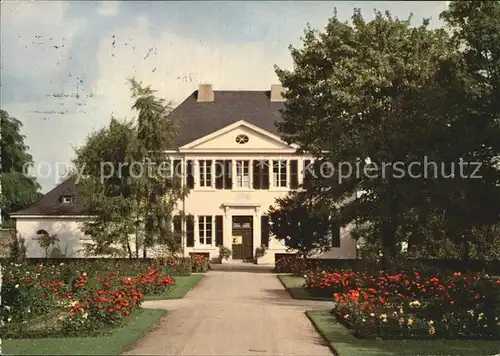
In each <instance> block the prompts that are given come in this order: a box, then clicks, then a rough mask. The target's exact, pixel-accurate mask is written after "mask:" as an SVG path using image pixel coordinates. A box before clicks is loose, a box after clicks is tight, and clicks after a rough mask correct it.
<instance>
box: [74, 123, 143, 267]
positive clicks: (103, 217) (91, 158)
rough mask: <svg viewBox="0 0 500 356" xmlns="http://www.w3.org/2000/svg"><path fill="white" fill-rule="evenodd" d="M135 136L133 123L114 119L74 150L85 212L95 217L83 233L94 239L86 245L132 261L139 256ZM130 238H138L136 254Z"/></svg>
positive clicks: (98, 253)
mask: <svg viewBox="0 0 500 356" xmlns="http://www.w3.org/2000/svg"><path fill="white" fill-rule="evenodd" d="M136 136H137V134H136V127H135V125H134V123H133V122H131V121H123V122H120V121H118V120H116V119H114V118H112V119H111V122H110V123H109V125H108V126H107V127H104V128H102V129H100V130H97V131H94V132H92V133H91V134H90V135H89V136H88V137H87V140H86V143H85V144H84V145H83V146H82V147H80V148H78V149H76V151H75V158H74V160H73V163H74V164H75V166H76V167H77V169H78V172H79V174H78V176H77V179H78V180H79V182H78V184H79V191H80V194H81V197H82V200H83V201H84V203H85V208H86V210H87V211H88V212H89V213H90V214H91V215H94V216H96V218H95V219H94V220H92V221H89V222H86V223H84V224H83V225H84V226H83V230H84V232H85V233H86V234H88V235H89V236H91V237H92V240H93V243H92V244H88V245H87V246H86V247H87V253H88V254H97V255H100V254H113V253H115V252H118V253H119V252H120V251H123V252H125V254H126V255H128V256H129V257H130V258H132V257H138V254H139V248H140V242H139V240H140V237H138V236H137V232H138V226H139V221H138V220H137V209H138V207H137V205H138V204H137V199H136V193H135V191H136V189H137V182H136V181H135V179H134V174H135V172H134V171H132V170H131V169H130V167H131V166H132V167H133V165H132V164H133V162H136V161H137V152H136V147H137V143H136V140H137V137H136ZM131 236H135V237H136V239H135V240H136V241H135V242H136V243H135V245H136V246H135V251H134V250H133V249H132V246H131V241H130V237H131ZM138 245H139V246H138ZM116 246H119V247H120V248H119V250H116Z"/></svg>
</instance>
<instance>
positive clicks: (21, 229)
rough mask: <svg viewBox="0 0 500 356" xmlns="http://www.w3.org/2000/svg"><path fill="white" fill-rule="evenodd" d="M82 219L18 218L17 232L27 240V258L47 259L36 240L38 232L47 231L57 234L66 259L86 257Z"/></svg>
mask: <svg viewBox="0 0 500 356" xmlns="http://www.w3.org/2000/svg"><path fill="white" fill-rule="evenodd" d="M82 221H83V220H82V219H71V218H67V219H66V218H64V219H55V218H43V219H40V218H18V219H17V223H16V226H17V232H18V234H19V235H21V236H22V237H23V238H24V239H25V241H26V242H25V243H26V255H27V257H46V256H45V250H44V249H42V248H41V247H40V245H39V243H38V241H37V240H36V233H37V231H38V230H45V231H47V232H48V233H49V234H57V237H58V239H59V242H58V245H59V248H60V249H61V251H62V252H63V253H66V257H84V256H85V255H84V253H83V248H84V243H85V240H87V241H88V239H87V238H86V237H85V235H84V234H83V232H82V231H81V229H80V225H81V223H82Z"/></svg>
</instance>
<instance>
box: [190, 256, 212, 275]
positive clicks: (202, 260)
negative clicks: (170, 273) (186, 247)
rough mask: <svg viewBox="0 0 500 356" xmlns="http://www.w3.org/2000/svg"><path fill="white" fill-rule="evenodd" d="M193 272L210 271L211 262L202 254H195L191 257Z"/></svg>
mask: <svg viewBox="0 0 500 356" xmlns="http://www.w3.org/2000/svg"><path fill="white" fill-rule="evenodd" d="M190 259H191V265H192V268H193V272H195V273H204V272H207V271H208V270H209V269H210V261H209V260H208V258H206V257H205V256H203V255H201V254H196V253H193V254H192V255H191V256H190Z"/></svg>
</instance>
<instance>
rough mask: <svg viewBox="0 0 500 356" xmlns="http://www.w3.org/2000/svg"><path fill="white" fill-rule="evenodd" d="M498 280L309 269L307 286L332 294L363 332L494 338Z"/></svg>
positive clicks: (341, 314)
mask: <svg viewBox="0 0 500 356" xmlns="http://www.w3.org/2000/svg"><path fill="white" fill-rule="evenodd" d="M499 283H500V282H498V281H496V280H492V279H491V278H490V277H489V276H488V275H484V274H472V273H471V274H468V275H462V274H461V273H458V272H456V273H453V274H451V275H436V274H433V273H430V272H429V271H422V272H418V271H411V272H410V271H406V272H405V271H403V272H400V273H393V274H386V273H380V274H367V273H359V272H342V271H341V272H335V273H326V272H319V273H318V272H310V273H309V274H307V275H306V283H305V288H308V289H318V290H324V291H325V292H326V293H330V295H332V294H333V297H334V302H335V308H334V313H335V315H336V316H337V317H338V319H339V320H340V321H344V322H347V324H348V325H349V326H350V327H352V328H354V330H355V331H356V333H357V334H358V335H360V336H362V337H382V338H405V339H406V338H436V337H439V338H471V337H472V338H495V337H498V336H499V334H498V332H499V331H500V330H499V327H498V326H499V325H498V323H499V322H498V320H499V319H498V318H499V315H498V310H499V309H498V302H499V299H498V297H499V296H500V295H499V292H500V289H499V288H500V285H499Z"/></svg>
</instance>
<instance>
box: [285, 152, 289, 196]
mask: <svg viewBox="0 0 500 356" xmlns="http://www.w3.org/2000/svg"><path fill="white" fill-rule="evenodd" d="M285 167H286V168H285V169H286V185H285V187H286V188H288V189H290V160H289V159H287V160H285Z"/></svg>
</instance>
